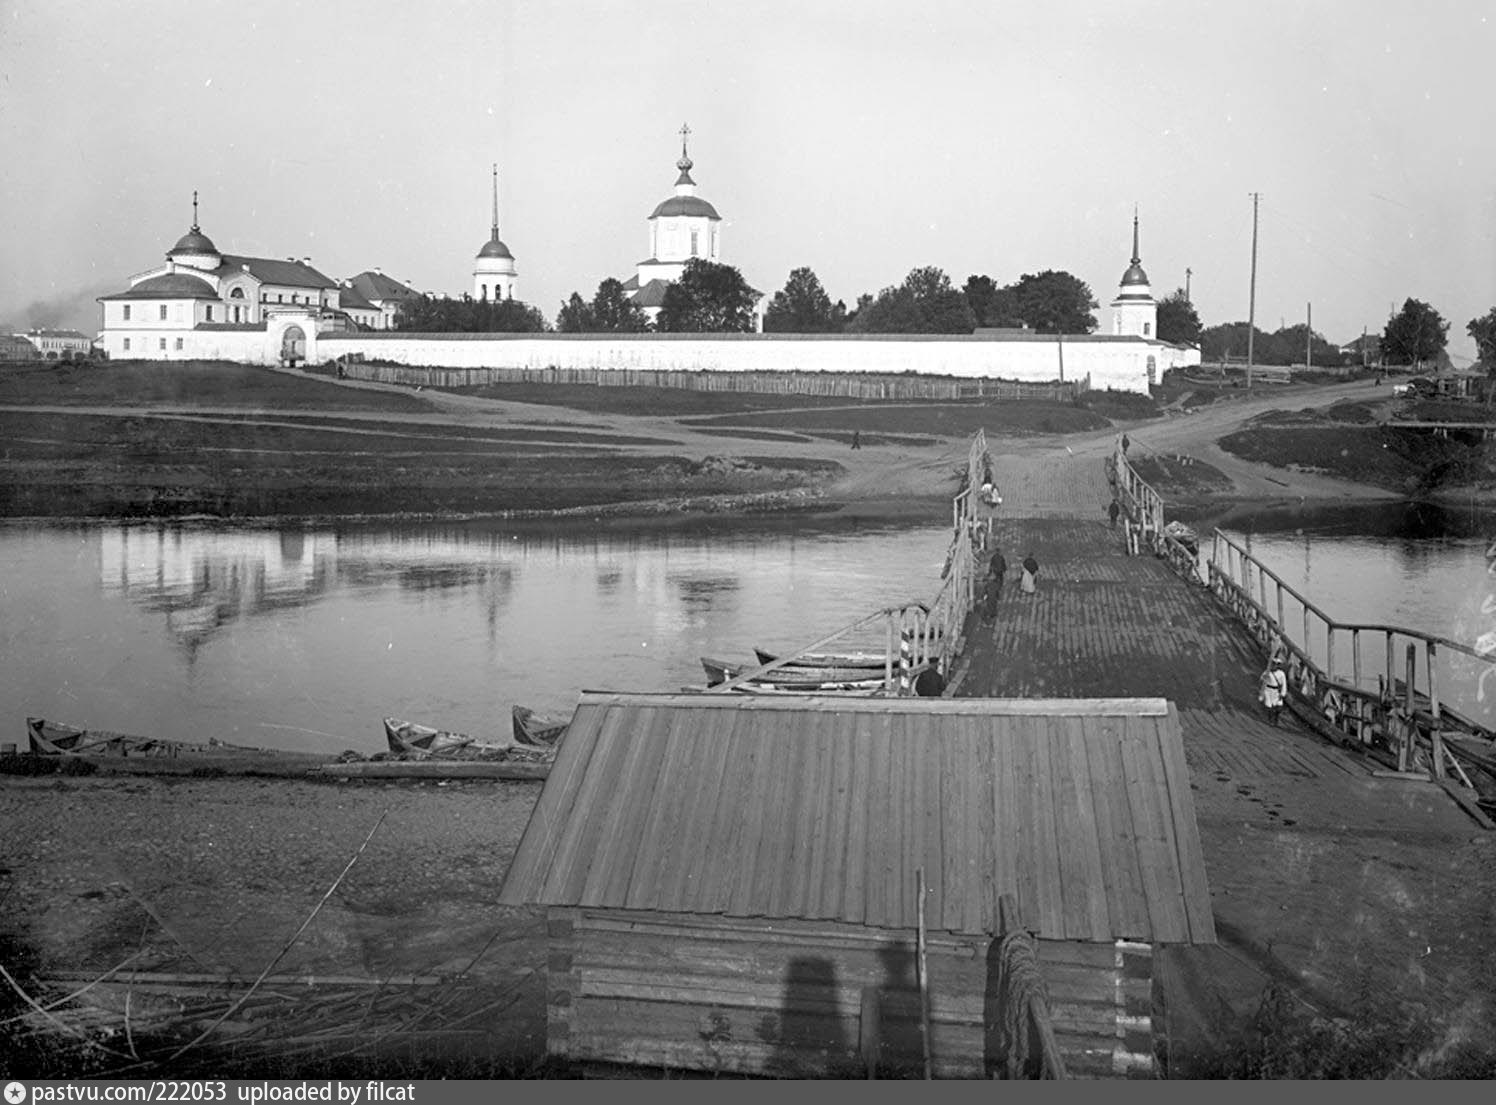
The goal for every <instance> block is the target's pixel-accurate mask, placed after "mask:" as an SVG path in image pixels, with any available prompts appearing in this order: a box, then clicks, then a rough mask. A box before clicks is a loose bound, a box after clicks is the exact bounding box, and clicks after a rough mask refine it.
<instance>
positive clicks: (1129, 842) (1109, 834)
mask: <svg viewBox="0 0 1496 1105" xmlns="http://www.w3.org/2000/svg"><path fill="white" fill-rule="evenodd" d="M1086 751H1087V759H1086V762H1087V764H1088V765H1089V767H1090V770H1091V780H1092V785H1091V802H1092V807H1093V808H1094V810H1095V811H1096V839H1097V843H1098V844H1100V846H1101V849H1102V852H1101V864H1102V870H1103V872H1105V875H1106V880H1107V888H1108V899H1107V913H1108V915H1109V916H1110V918H1111V932H1112V935H1114V936H1141V935H1144V934H1146V933H1147V932H1148V931H1149V923H1148V906H1147V899H1146V896H1145V894H1144V891H1143V874H1142V870H1141V868H1140V867H1139V864H1138V855H1137V852H1136V850H1135V847H1134V837H1135V829H1134V827H1133V824H1132V817H1131V811H1130V807H1129V805H1128V801H1127V772H1126V770H1125V768H1124V767H1123V762H1122V749H1121V744H1120V742H1119V741H1118V739H1117V736H1116V734H1115V730H1112V731H1111V732H1108V731H1107V729H1106V727H1104V728H1103V732H1102V737H1101V739H1100V740H1097V741H1094V742H1092V743H1091V744H1090V746H1089V747H1088V748H1087V750H1086Z"/></svg>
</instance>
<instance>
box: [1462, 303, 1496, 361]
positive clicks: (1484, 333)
mask: <svg viewBox="0 0 1496 1105" xmlns="http://www.w3.org/2000/svg"><path fill="white" fill-rule="evenodd" d="M1465 333H1467V334H1469V335H1470V336H1471V337H1472V338H1474V339H1475V348H1476V350H1477V351H1478V353H1479V355H1480V360H1481V363H1482V364H1484V365H1485V366H1486V367H1487V368H1488V369H1489V370H1491V371H1493V372H1496V307H1492V308H1491V309H1490V310H1489V311H1487V312H1486V313H1485V314H1483V315H1481V316H1480V318H1473V319H1471V320H1470V322H1469V324H1468V325H1467V326H1466V327H1465Z"/></svg>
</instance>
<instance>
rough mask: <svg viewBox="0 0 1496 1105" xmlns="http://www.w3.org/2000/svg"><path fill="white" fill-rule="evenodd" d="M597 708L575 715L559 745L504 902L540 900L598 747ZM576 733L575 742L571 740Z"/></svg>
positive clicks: (517, 852)
mask: <svg viewBox="0 0 1496 1105" xmlns="http://www.w3.org/2000/svg"><path fill="white" fill-rule="evenodd" d="M599 718H600V715H599V714H598V712H597V711H591V712H590V713H585V714H584V713H581V712H578V714H577V715H576V716H575V717H573V719H572V723H571V727H570V728H569V730H568V732H567V737H568V739H567V740H563V741H562V742H561V747H560V748H559V749H557V752H556V761H555V763H554V764H552V765H551V775H550V778H549V779H548V780H547V782H546V785H545V787H543V788H542V789H541V792H540V797H539V798H537V799H536V801H535V807H534V809H533V810H531V812H530V820H529V822H528V824H527V825H526V827H525V832H524V834H523V835H522V836H521V837H520V843H519V847H518V848H517V849H516V850H515V853H514V860H513V861H512V862H511V863H510V865H509V871H508V873H507V874H506V875H505V876H504V884H503V886H502V887H501V888H500V891H499V901H500V902H501V903H502V904H504V905H522V904H524V903H526V902H529V901H536V900H538V899H539V896H540V893H541V888H542V887H543V886H544V884H545V882H546V875H547V873H548V872H549V871H550V870H551V867H552V864H553V861H554V859H555V856H556V853H557V851H558V849H559V848H560V844H561V838H562V834H563V825H564V824H565V822H566V819H567V818H568V817H569V816H570V814H571V811H572V810H573V809H574V807H575V798H576V792H577V789H578V783H579V781H580V779H581V778H582V776H583V774H584V773H585V771H586V768H587V764H588V761H589V760H590V759H591V757H592V755H593V752H594V751H595V750H596V748H597V734H598V730H597V724H598V721H599ZM572 737H575V743H572V740H571V739H570V738H572Z"/></svg>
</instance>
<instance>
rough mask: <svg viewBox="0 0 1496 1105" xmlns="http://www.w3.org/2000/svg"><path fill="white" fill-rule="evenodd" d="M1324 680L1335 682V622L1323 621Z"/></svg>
mask: <svg viewBox="0 0 1496 1105" xmlns="http://www.w3.org/2000/svg"><path fill="white" fill-rule="evenodd" d="M1325 680H1326V681H1327V682H1330V683H1333V682H1335V624H1334V623H1333V622H1328V621H1327V622H1325Z"/></svg>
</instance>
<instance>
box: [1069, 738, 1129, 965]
mask: <svg viewBox="0 0 1496 1105" xmlns="http://www.w3.org/2000/svg"><path fill="white" fill-rule="evenodd" d="M1099 739H1100V733H1099V731H1098V722H1097V719H1095V718H1083V719H1081V721H1080V723H1079V724H1078V725H1075V726H1073V727H1072V728H1071V731H1070V733H1069V735H1068V746H1069V747H1068V752H1069V757H1068V763H1067V765H1066V770H1065V772H1064V774H1062V775H1059V776H1057V777H1058V778H1059V779H1060V780H1061V781H1062V783H1063V784H1065V787H1064V790H1063V791H1062V793H1063V795H1064V804H1063V805H1062V807H1061V811H1062V813H1064V814H1066V815H1068V816H1069V817H1072V818H1073V819H1074V822H1075V825H1076V828H1077V832H1078V835H1079V843H1078V845H1077V846H1076V847H1075V848H1074V849H1073V850H1070V851H1067V852H1066V857H1067V859H1068V860H1069V863H1070V866H1071V867H1072V869H1074V870H1077V871H1078V872H1080V873H1081V876H1082V877H1083V879H1084V887H1085V901H1084V907H1083V913H1082V914H1081V926H1080V928H1079V930H1078V931H1077V933H1076V935H1077V936H1079V937H1081V938H1090V939H1095V938H1097V937H1101V936H1114V935H1115V933H1114V932H1113V931H1112V921H1111V911H1110V908H1109V906H1108V902H1109V900H1110V898H1111V884H1110V878H1109V874H1108V872H1107V870H1106V868H1105V866H1104V865H1103V863H1102V858H1101V838H1100V830H1099V828H1098V826H1097V823H1096V807H1095V799H1094V798H1093V792H1094V791H1095V790H1096V788H1097V785H1098V784H1097V782H1096V780H1095V778H1094V777H1093V776H1092V773H1091V745H1092V744H1093V743H1095V742H1096V741H1097V740H1099Z"/></svg>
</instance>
